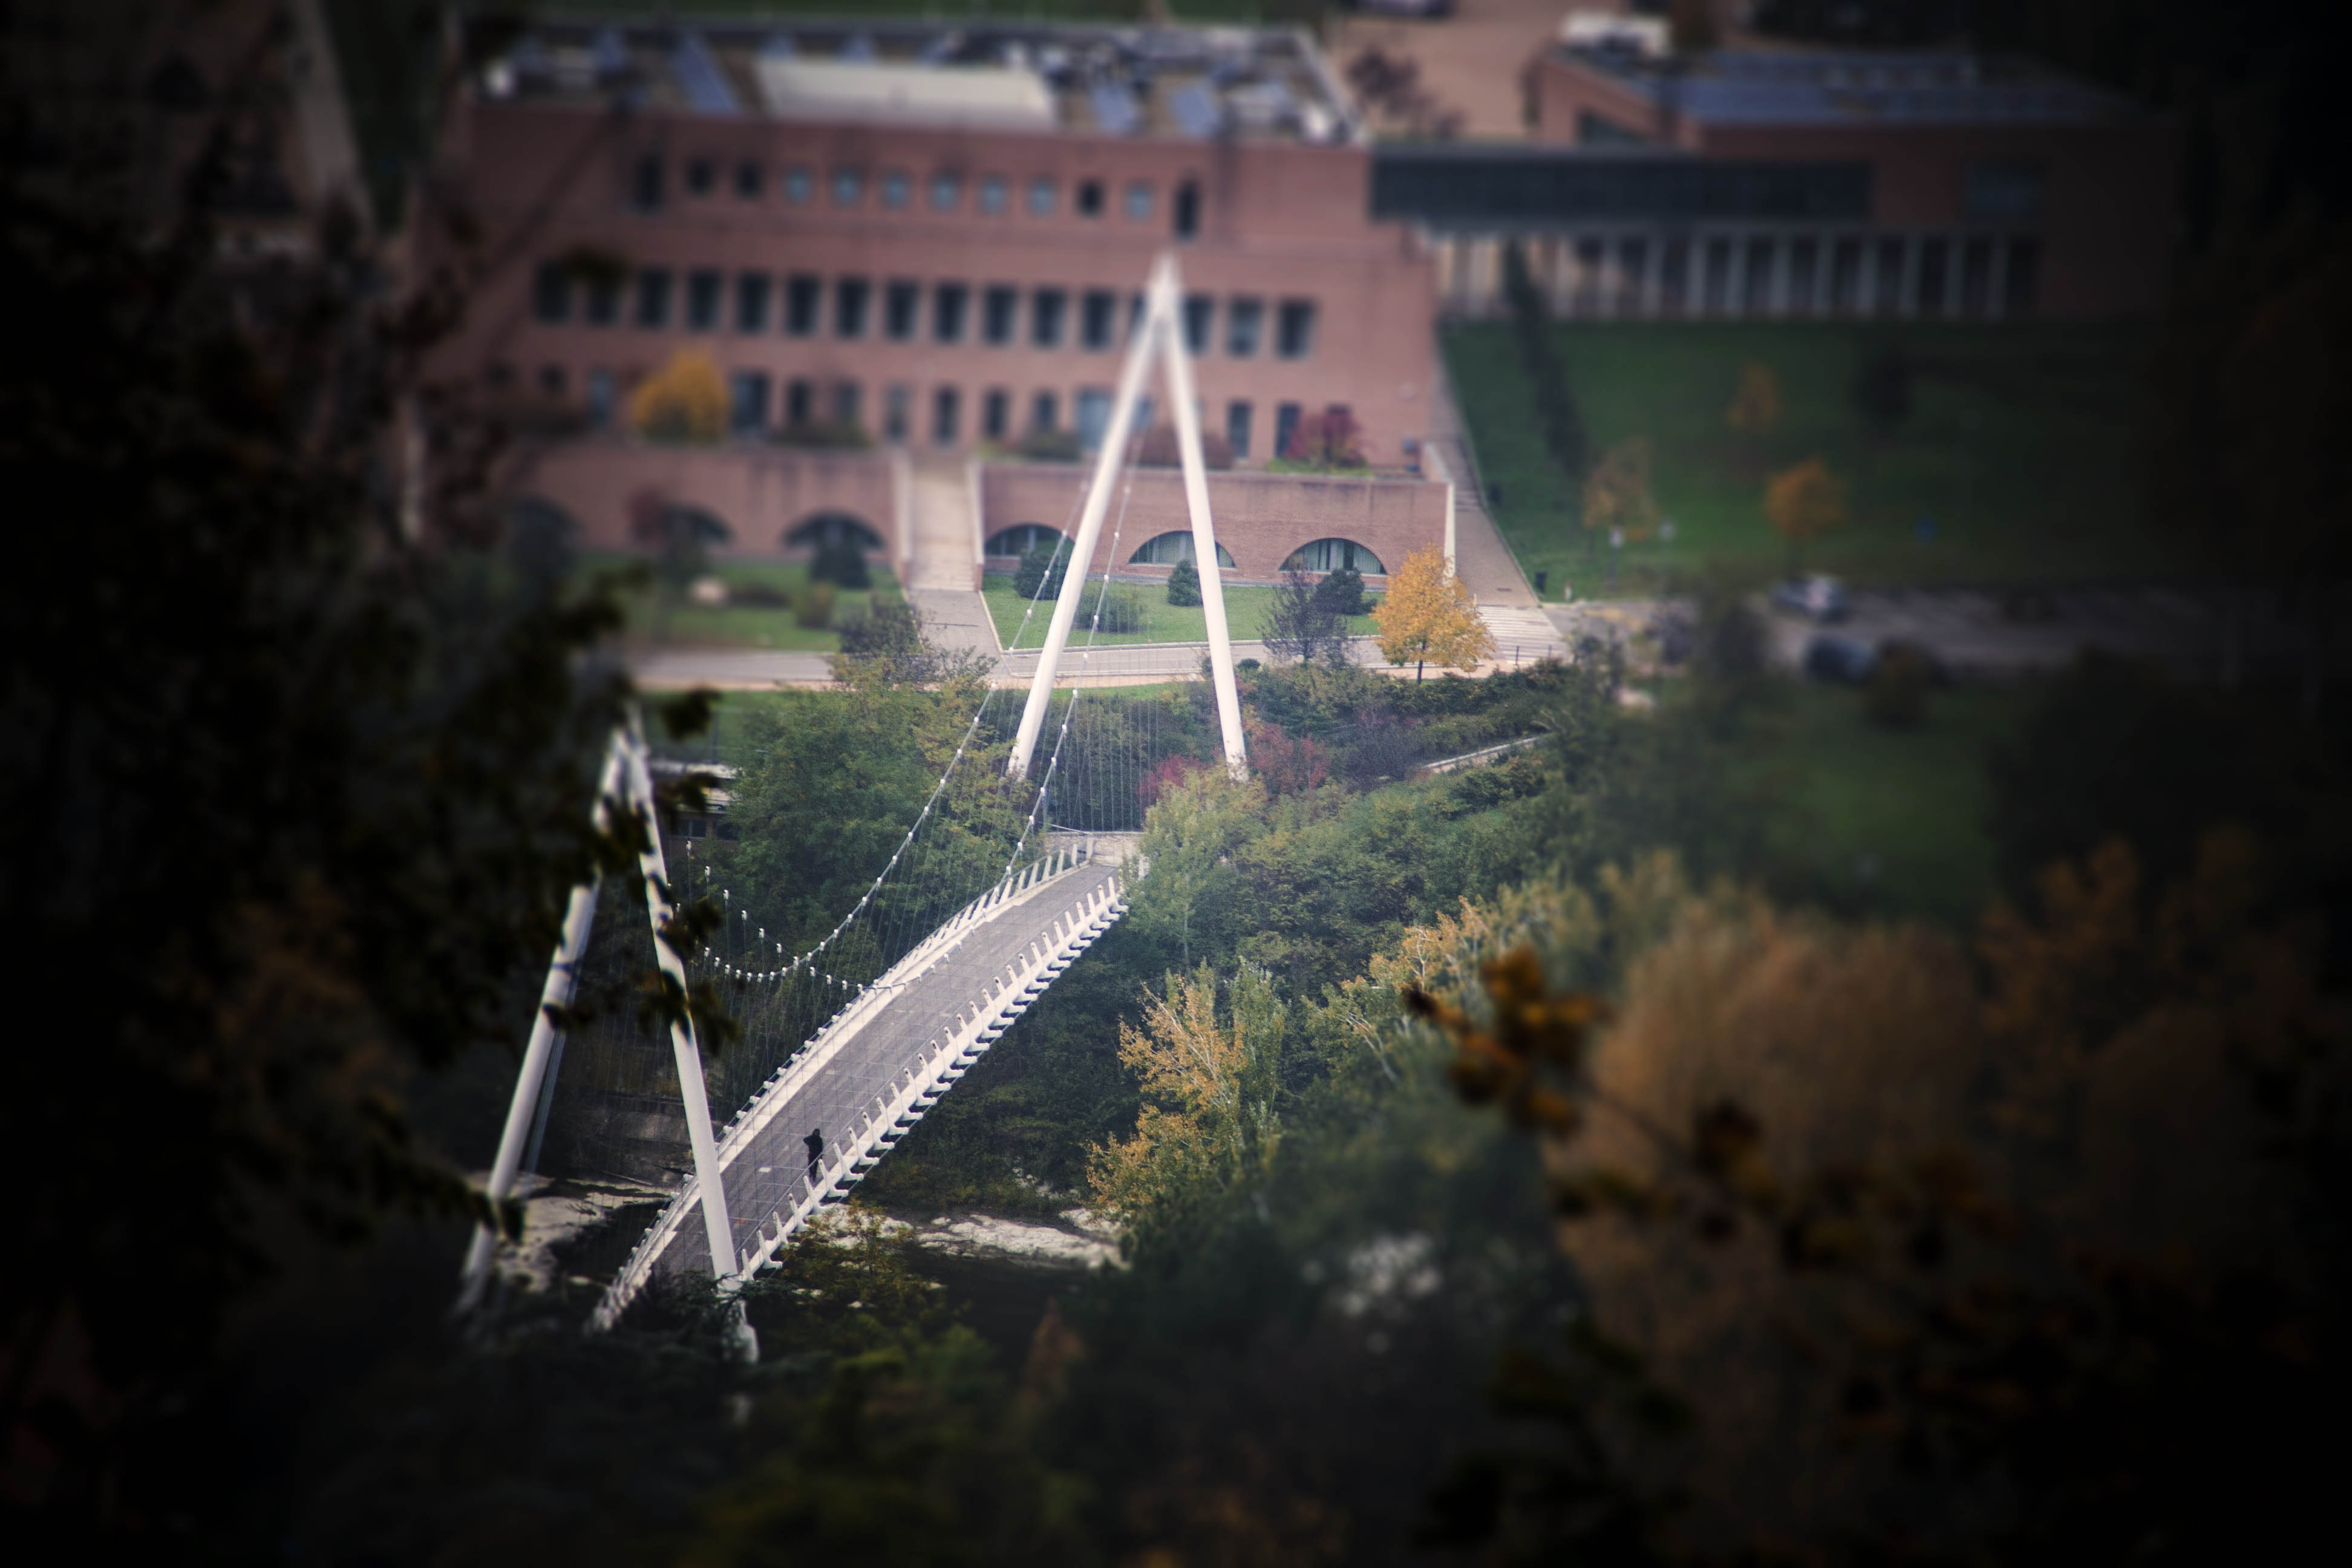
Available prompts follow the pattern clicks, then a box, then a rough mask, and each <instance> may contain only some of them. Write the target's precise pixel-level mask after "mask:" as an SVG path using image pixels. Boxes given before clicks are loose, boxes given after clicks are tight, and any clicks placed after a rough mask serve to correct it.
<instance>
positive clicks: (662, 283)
mask: <svg viewBox="0 0 2352 1568" xmlns="http://www.w3.org/2000/svg"><path fill="white" fill-rule="evenodd" d="M637 325H639V326H641V327H654V328H659V327H667V326H668V325H669V268H667V267H654V268H647V269H646V270H645V271H643V272H640V273H638V274H637Z"/></svg>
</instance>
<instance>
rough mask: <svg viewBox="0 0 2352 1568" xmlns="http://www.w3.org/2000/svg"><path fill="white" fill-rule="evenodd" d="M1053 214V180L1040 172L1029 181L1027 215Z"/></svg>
mask: <svg viewBox="0 0 2352 1568" xmlns="http://www.w3.org/2000/svg"><path fill="white" fill-rule="evenodd" d="M1053 214H1054V182H1053V181H1051V180H1049V179H1047V178H1045V175H1043V174H1040V175H1038V176H1037V177H1036V178H1035V179H1034V180H1032V181H1030V182H1029V216H1031V217H1051V216H1053Z"/></svg>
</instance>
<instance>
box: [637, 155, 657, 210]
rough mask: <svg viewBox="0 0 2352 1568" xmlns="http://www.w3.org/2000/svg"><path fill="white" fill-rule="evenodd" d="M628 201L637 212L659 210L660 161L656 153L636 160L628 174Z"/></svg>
mask: <svg viewBox="0 0 2352 1568" xmlns="http://www.w3.org/2000/svg"><path fill="white" fill-rule="evenodd" d="M629 203H630V205H632V206H635V208H636V209H637V210H638V211H639V212H642V213H650V212H659V211H660V210H661V205H662V161H661V154H660V153H646V155H645V156H644V157H642V158H640V159H638V160H637V166H636V168H635V169H634V170H632V171H631V172H630V175H629Z"/></svg>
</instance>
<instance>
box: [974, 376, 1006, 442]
mask: <svg viewBox="0 0 2352 1568" xmlns="http://www.w3.org/2000/svg"><path fill="white" fill-rule="evenodd" d="M1012 420H1013V396H1012V395H1011V394H1010V393H1008V392H1006V391H1005V390H1004V389H1003V387H1001V386H992V387H990V388H989V389H988V392H987V394H986V395H984V396H982V398H981V400H980V438H981V439H982V440H983V441H1002V440H1003V439H1004V430H1005V426H1007V425H1009V424H1011V423H1012Z"/></svg>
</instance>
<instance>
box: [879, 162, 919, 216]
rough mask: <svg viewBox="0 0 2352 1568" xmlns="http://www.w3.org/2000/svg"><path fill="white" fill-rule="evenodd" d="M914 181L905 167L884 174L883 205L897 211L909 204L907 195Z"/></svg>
mask: <svg viewBox="0 0 2352 1568" xmlns="http://www.w3.org/2000/svg"><path fill="white" fill-rule="evenodd" d="M913 188H914V182H913V181H911V180H909V179H908V178H907V172H906V171H905V170H904V169H893V170H891V171H890V172H889V173H888V174H884V175H883V176H882V205H884V206H886V207H888V208H889V209H890V210H891V211H893V212H896V211H898V209H899V208H901V207H903V206H905V205H907V195H908V192H909V191H911V190H912V189H913Z"/></svg>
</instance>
